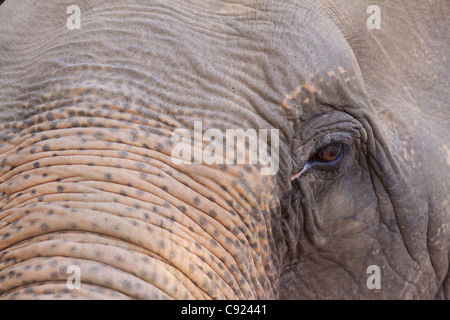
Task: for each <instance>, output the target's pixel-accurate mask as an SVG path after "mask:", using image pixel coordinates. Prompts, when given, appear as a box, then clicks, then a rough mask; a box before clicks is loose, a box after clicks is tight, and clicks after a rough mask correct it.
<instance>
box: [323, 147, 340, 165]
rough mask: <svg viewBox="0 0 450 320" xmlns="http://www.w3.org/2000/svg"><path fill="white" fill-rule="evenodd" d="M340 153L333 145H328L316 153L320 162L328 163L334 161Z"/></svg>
mask: <svg viewBox="0 0 450 320" xmlns="http://www.w3.org/2000/svg"><path fill="white" fill-rule="evenodd" d="M340 153H341V150H340V148H339V147H338V146H336V145H334V144H329V145H327V146H325V147H323V148H322V149H320V150H319V152H318V156H319V157H318V158H319V160H320V161H322V162H330V161H334V160H336V159H337V158H338V157H339V155H340Z"/></svg>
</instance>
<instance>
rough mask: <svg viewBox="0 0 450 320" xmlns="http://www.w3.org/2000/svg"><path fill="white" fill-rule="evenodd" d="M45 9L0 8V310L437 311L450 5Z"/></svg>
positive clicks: (134, 4)
mask: <svg viewBox="0 0 450 320" xmlns="http://www.w3.org/2000/svg"><path fill="white" fill-rule="evenodd" d="M55 2H56V3H54V2H52V3H51V4H49V3H45V1H39V2H37V1H31V0H26V1H12V0H7V1H5V3H4V4H3V5H2V6H0V29H1V30H2V32H1V33H0V74H1V76H0V299H58V298H60V299H435V298H437V299H448V298H450V276H449V222H450V221H449V220H450V209H449V199H450V198H449V194H450V187H449V179H448V177H449V174H450V144H449V141H448V137H449V136H450V132H449V127H450V111H449V103H448V101H450V95H449V91H448V88H449V85H450V83H449V74H450V67H449V62H448V52H450V48H449V45H450V41H449V40H450V39H449V34H450V32H449V29H450V25H449V20H448V18H447V17H448V15H449V14H450V5H449V2H448V1H446V0H440V1H439V0H437V1H419V0H417V1H396V2H395V4H394V3H393V2H391V1H384V0H383V1H377V5H378V6H379V7H380V9H381V28H380V29H369V28H368V27H367V25H366V20H367V19H368V18H369V16H370V13H366V10H367V7H368V6H369V5H371V4H373V3H371V2H369V1H325V0H324V1H309V0H308V1H294V0H283V1H267V0H264V1H262V0H261V1H259V0H258V1H247V0H242V1H219V0H211V1H198V0H188V1H172V0H170V1H144V0H140V1H138V0H122V1H105V0H101V1H77V5H78V6H79V8H80V14H81V27H80V29H73V30H71V29H69V28H68V27H67V25H66V21H67V19H68V18H69V16H70V14H68V13H67V12H66V10H67V7H68V6H70V5H72V4H73V3H72V2H71V1H55ZM195 121H202V126H203V127H202V128H203V129H202V130H203V131H205V130H207V129H218V130H220V131H222V132H225V130H227V129H238V128H239V129H242V130H247V129H254V130H261V129H266V130H269V132H270V130H271V129H276V130H278V131H279V170H278V171H277V172H276V174H273V175H261V174H260V169H261V167H262V166H263V165H262V164H256V165H255V164H248V163H245V164H227V163H225V164H217V163H213V164H206V163H202V164H174V162H173V161H172V159H171V155H172V150H173V148H174V144H175V143H174V141H173V140H172V139H171V137H172V133H173V132H174V131H175V130H177V129H185V130H188V131H189V132H193V130H194V122H195ZM329 145H332V146H333V147H332V148H331V149H326V147H327V146H329ZM324 148H325V149H324ZM324 150H325V151H324ZM338 156H339V158H336V159H338V160H336V162H335V163H334V164H333V165H331V164H330V163H331V162H330V161H329V162H326V163H324V161H323V159H324V158H327V159H331V160H333V159H335V158H334V157H338ZM374 265H375V266H378V267H379V270H380V277H381V287H380V288H378V289H373V288H372V289H370V288H369V287H368V285H367V281H368V278H369V276H370V273H368V272H367V270H368V268H369V266H374ZM69 266H77V267H79V269H80V274H81V288H80V289H71V288H69V287H68V286H67V279H68V277H69V276H70V274H69V273H68V272H67V270H68V267H69Z"/></svg>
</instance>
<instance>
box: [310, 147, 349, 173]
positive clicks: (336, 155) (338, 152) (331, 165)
mask: <svg viewBox="0 0 450 320" xmlns="http://www.w3.org/2000/svg"><path fill="white" fill-rule="evenodd" d="M344 153H345V146H344V144H342V143H340V142H333V143H330V144H327V145H326V146H323V147H322V148H320V149H319V150H318V151H317V152H316V153H315V154H314V155H313V156H312V157H311V158H310V159H309V161H308V164H309V167H310V168H313V169H318V170H334V169H336V168H337V167H338V166H339V164H340V162H341V160H342V158H343V157H344Z"/></svg>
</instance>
